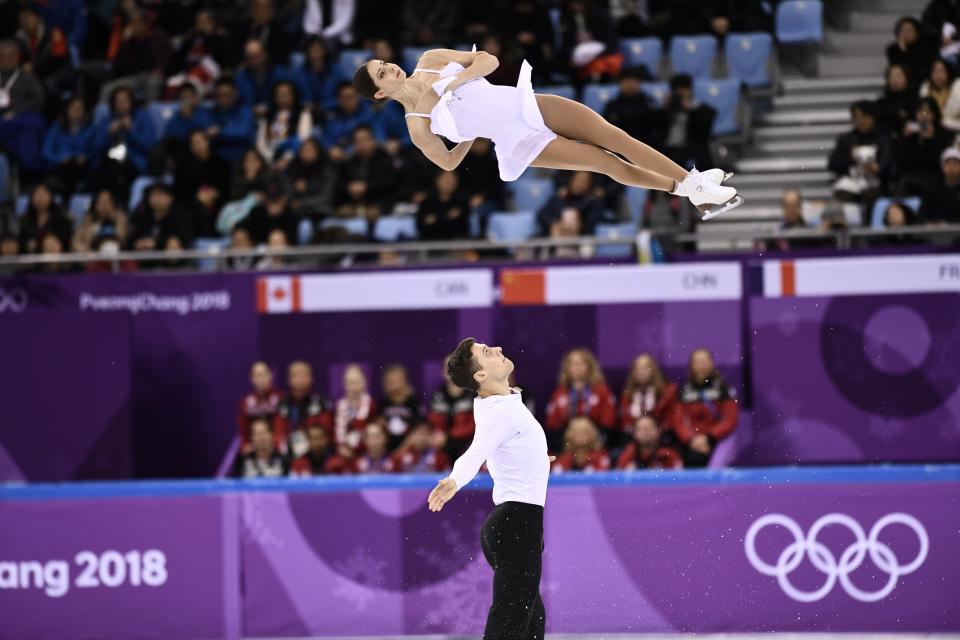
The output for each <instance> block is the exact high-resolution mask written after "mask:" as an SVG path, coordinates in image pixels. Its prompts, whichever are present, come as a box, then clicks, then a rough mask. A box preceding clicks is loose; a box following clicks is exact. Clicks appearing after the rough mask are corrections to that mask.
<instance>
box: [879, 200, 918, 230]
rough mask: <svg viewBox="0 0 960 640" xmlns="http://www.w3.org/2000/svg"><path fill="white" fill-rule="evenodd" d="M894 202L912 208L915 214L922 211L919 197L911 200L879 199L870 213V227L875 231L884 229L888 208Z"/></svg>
mask: <svg viewBox="0 0 960 640" xmlns="http://www.w3.org/2000/svg"><path fill="white" fill-rule="evenodd" d="M894 202H899V203H901V204H904V205H906V206H908V207H910V208H911V209H913V211H914V213H916V212H917V211H919V210H920V197H919V196H912V197H910V198H877V200H876V202H874V203H873V209H872V210H871V211H870V226H871V227H872V228H873V229H883V228H884V225H883V216H884V214H885V213H886V212H887V207H889V206H890V205H891V204H893V203H894Z"/></svg>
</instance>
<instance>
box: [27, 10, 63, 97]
mask: <svg viewBox="0 0 960 640" xmlns="http://www.w3.org/2000/svg"><path fill="white" fill-rule="evenodd" d="M17 18H18V24H19V25H20V28H19V29H18V30H17V36H16V38H17V41H18V42H19V44H20V50H21V59H22V60H23V64H24V67H25V68H27V69H29V70H30V71H31V72H32V73H34V74H35V75H36V76H37V78H39V79H41V80H42V82H43V85H44V88H45V89H46V91H47V93H49V94H50V95H55V96H58V95H60V94H62V93H64V92H67V91H70V89H71V88H72V86H73V82H74V79H75V78H74V71H73V65H72V64H71V62H70V45H69V42H67V36H66V34H65V33H64V32H63V30H62V29H60V28H59V27H51V26H50V25H47V24H46V23H45V22H44V20H43V17H42V16H41V15H40V13H39V12H38V11H37V10H36V9H35V8H33V7H31V6H30V5H26V6H24V7H22V8H21V9H20V12H19V14H18V16H17Z"/></svg>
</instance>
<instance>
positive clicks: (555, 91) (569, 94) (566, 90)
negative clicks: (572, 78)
mask: <svg viewBox="0 0 960 640" xmlns="http://www.w3.org/2000/svg"><path fill="white" fill-rule="evenodd" d="M537 93H548V94H550V95H552V96H560V97H561V98H569V99H570V100H576V99H577V92H576V91H575V90H574V89H573V87H571V86H570V85H568V84H555V85H553V86H550V87H537Z"/></svg>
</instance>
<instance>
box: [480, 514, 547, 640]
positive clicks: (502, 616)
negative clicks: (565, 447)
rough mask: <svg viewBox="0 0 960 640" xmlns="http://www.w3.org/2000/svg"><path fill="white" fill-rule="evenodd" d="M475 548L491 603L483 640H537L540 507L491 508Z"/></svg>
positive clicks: (541, 616)
mask: <svg viewBox="0 0 960 640" xmlns="http://www.w3.org/2000/svg"><path fill="white" fill-rule="evenodd" d="M480 546H481V547H482V548H483V556H484V557H485V558H486V559H487V562H488V563H489V564H490V566H491V567H492V568H493V604H491V605H490V613H489V614H487V626H486V628H485V629H484V632H483V640H543V632H544V626H545V624H546V611H545V610H544V608H543V599H542V598H541V597H540V573H541V570H542V566H543V564H542V555H543V507H540V506H537V505H534V504H527V503H524V502H504V503H503V504H499V505H497V506H496V507H494V508H493V511H491V512H490V515H489V516H487V520H486V522H484V523H483V528H482V529H481V530H480Z"/></svg>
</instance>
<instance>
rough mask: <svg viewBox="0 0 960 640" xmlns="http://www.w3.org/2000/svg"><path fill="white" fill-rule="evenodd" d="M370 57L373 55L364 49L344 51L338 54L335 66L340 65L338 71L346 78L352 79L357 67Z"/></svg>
mask: <svg viewBox="0 0 960 640" xmlns="http://www.w3.org/2000/svg"><path fill="white" fill-rule="evenodd" d="M372 56H373V54H371V53H370V52H369V51H367V50H366V49H344V50H343V51H341V52H340V57H339V59H338V60H337V64H339V65H340V69H341V70H342V71H343V73H344V74H346V76H347V77H348V78H352V77H353V74H354V72H355V71H356V70H357V67H359V66H360V65H361V64H363V63H364V62H365V61H366V60H369V59H370V58H371V57H372Z"/></svg>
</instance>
